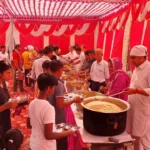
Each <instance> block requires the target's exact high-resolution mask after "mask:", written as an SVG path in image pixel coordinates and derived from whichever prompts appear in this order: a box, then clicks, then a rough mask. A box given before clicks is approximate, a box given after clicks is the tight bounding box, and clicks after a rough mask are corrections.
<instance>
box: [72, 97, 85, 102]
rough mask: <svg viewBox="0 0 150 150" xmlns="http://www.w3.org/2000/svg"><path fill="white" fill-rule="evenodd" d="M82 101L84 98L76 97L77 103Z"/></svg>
mask: <svg viewBox="0 0 150 150" xmlns="http://www.w3.org/2000/svg"><path fill="white" fill-rule="evenodd" d="M82 100H83V98H81V97H75V98H74V102H75V103H80V102H81V101H82Z"/></svg>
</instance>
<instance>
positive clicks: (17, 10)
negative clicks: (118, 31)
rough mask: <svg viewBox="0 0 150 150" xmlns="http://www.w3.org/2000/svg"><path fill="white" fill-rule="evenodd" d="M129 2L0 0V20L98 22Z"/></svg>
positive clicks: (117, 0) (123, 0)
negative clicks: (75, 20)
mask: <svg viewBox="0 0 150 150" xmlns="http://www.w3.org/2000/svg"><path fill="white" fill-rule="evenodd" d="M130 2H131V0H13V1H12V0H1V1H0V18H3V19H4V18H10V17H11V18H13V19H15V20H24V21H33V20H36V21H45V22H47V21H51V22H60V21H63V20H66V21H67V20H69V21H70V20H73V19H77V20H78V19H82V20H84V21H85V22H86V21H87V20H88V21H93V20H100V19H103V18H105V17H107V16H109V15H112V14H116V13H117V12H119V11H121V10H123V9H125V8H127V7H128V6H129V5H130Z"/></svg>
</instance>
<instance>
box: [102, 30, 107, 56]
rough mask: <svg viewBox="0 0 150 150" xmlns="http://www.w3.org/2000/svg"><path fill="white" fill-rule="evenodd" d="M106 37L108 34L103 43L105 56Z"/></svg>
mask: <svg viewBox="0 0 150 150" xmlns="http://www.w3.org/2000/svg"><path fill="white" fill-rule="evenodd" d="M106 36H107V33H105V34H104V42H103V54H105V47H106Z"/></svg>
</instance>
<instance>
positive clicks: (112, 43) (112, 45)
mask: <svg viewBox="0 0 150 150" xmlns="http://www.w3.org/2000/svg"><path fill="white" fill-rule="evenodd" d="M115 35H116V31H114V32H113V38H112V42H111V49H110V55H109V58H111V56H112V51H113V47H114V40H115Z"/></svg>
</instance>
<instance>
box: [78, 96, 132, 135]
mask: <svg viewBox="0 0 150 150" xmlns="http://www.w3.org/2000/svg"><path fill="white" fill-rule="evenodd" d="M92 101H106V102H110V103H113V104H115V105H117V106H118V107H120V108H121V109H122V111H120V112H115V113H105V112H98V111H94V110H90V109H88V108H87V107H86V104H87V103H89V102H92ZM81 105H82V106H83V125H84V128H85V129H86V130H87V131H88V132H89V133H91V134H94V135H99V136H114V135H118V134H121V133H123V132H124V130H125V128H126V117H127V111H128V110H129V108H130V105H129V104H128V103H127V102H125V101H123V100H120V99H117V98H113V97H105V96H94V97H89V98H85V99H84V101H83V102H82V103H81Z"/></svg>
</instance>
